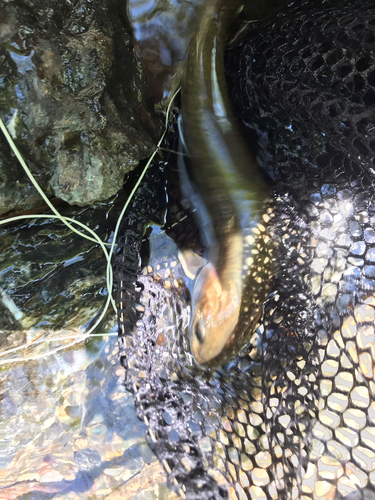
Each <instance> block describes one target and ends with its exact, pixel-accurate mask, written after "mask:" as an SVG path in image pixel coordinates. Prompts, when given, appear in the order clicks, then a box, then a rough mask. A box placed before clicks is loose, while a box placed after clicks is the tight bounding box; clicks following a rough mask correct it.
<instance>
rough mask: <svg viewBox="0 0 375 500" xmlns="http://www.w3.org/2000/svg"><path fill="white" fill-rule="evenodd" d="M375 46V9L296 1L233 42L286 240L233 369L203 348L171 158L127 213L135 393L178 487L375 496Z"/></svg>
mask: <svg viewBox="0 0 375 500" xmlns="http://www.w3.org/2000/svg"><path fill="white" fill-rule="evenodd" d="M374 48H375V4H374V2H372V1H365V0H356V1H353V0H352V1H348V0H341V1H340V2H337V1H336V0H331V1H323V2H320V1H319V2H316V1H303V2H299V3H297V2H296V3H293V4H291V5H290V6H288V7H287V8H286V9H284V10H283V11H282V12H280V13H279V14H277V15H276V16H274V17H273V18H272V19H271V20H270V21H266V22H263V23H261V24H259V26H257V27H255V28H253V29H252V30H251V31H248V32H246V33H245V34H244V35H243V36H242V37H241V38H240V39H238V40H237V41H236V42H235V45H233V46H232V47H231V48H230V49H229V52H228V58H227V78H228V87H229V90H230V94H231V98H232V100H233V104H234V106H235V109H236V114H237V116H238V117H239V120H240V121H241V123H242V125H243V130H244V133H245V134H246V135H247V137H248V140H249V143H251V144H252V145H253V147H254V149H255V151H256V153H257V155H258V159H259V162H260V163H261V164H262V166H263V167H264V168H265V170H266V171H267V172H268V173H269V174H270V175H271V176H272V177H273V178H274V179H275V185H274V187H273V188H272V189H271V194H270V202H269V204H268V205H267V206H265V208H264V223H265V224H264V225H265V233H266V234H267V235H268V237H270V238H272V239H273V240H274V242H275V244H276V245H277V258H276V259H275V261H276V263H277V271H276V273H275V275H274V277H273V278H270V279H272V280H273V281H272V292H271V293H270V295H269V297H268V298H267V300H266V301H265V303H264V306H263V314H262V318H261V320H260V322H259V326H258V328H257V330H256V331H255V332H252V331H247V338H246V340H247V343H246V345H245V347H244V348H243V349H242V350H241V352H240V353H239V354H238V356H237V357H236V358H235V359H234V360H233V361H232V362H231V363H229V364H227V365H225V366H224V367H222V368H221V369H219V370H209V369H206V370H205V369H202V368H200V367H198V366H197V365H196V364H195V362H194V359H193V358H192V356H191V354H190V349H189V341H188V338H187V325H188V323H189V315H190V302H189V300H190V299H189V297H190V295H189V290H188V289H189V286H190V282H189V278H188V277H186V276H185V274H184V271H183V269H182V267H181V265H180V262H179V260H178V255H177V254H178V248H180V249H181V248H182V249H183V248H185V247H190V248H193V249H194V250H196V251H197V252H200V244H199V236H198V235H199V232H198V230H197V228H196V227H195V224H194V217H193V210H194V207H193V206H191V205H190V203H189V200H187V199H185V198H184V196H183V195H182V194H181V192H180V190H179V186H178V176H177V173H176V170H175V167H174V166H173V165H174V162H173V161H169V162H168V163H164V162H160V163H159V164H154V166H153V167H152V168H150V170H149V171H148V172H147V174H146V176H145V178H144V180H143V182H142V184H141V187H140V188H139V189H138V191H137V193H136V195H135V197H134V199H133V201H132V204H131V206H130V207H129V210H128V212H127V214H126V217H125V220H124V224H123V228H122V236H121V237H120V239H119V246H120V249H121V250H120V253H119V255H118V258H117V284H118V289H119V338H120V346H121V354H122V360H123V363H124V366H125V368H126V387H127V389H129V390H130V391H132V392H133V394H134V400H135V405H136V409H137V411H138V415H139V417H140V419H142V420H143V421H144V422H145V423H146V425H147V439H148V442H149V444H150V446H151V448H152V449H153V450H154V452H155V453H156V455H157V457H158V458H159V460H160V461H161V463H162V464H163V466H164V468H165V470H166V472H167V476H168V484H169V486H170V488H171V489H172V490H174V491H176V492H177V493H179V494H180V495H181V496H182V497H186V498H188V499H222V498H235V499H267V500H269V499H275V500H277V499H280V500H286V499H288V500H289V499H295V498H299V499H302V500H307V499H314V500H316V499H321V498H323V499H326V500H334V499H336V500H340V499H343V498H346V499H347V500H354V499H367V500H368V499H373V498H375V385H374V382H375V380H374V363H375V333H374V324H375V295H374V292H375V196H374V194H375V193H374V175H373V168H374V158H375V129H374V124H375V108H374V106H375V77H374V75H375V57H374ZM373 96H374V97H373ZM169 147H171V145H170V144H169ZM157 223H158V224H159V225H160V224H161V225H163V227H162V230H160V228H159V226H158V225H157ZM263 264H264V265H267V263H266V262H264V263H263ZM245 299H246V297H245ZM244 304H246V300H244ZM247 313H249V314H250V312H249V311H246V307H244V310H243V311H242V314H241V322H243V325H244V326H243V331H244V332H245V331H246V314H247ZM245 337H246V336H245ZM124 425H125V423H124Z"/></svg>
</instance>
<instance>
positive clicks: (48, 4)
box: [0, 0, 162, 214]
mask: <svg viewBox="0 0 375 500" xmlns="http://www.w3.org/2000/svg"><path fill="white" fill-rule="evenodd" d="M0 117H1V118H2V119H3V121H4V122H5V123H6V126H7V128H8V131H9V132H10V134H11V135H12V137H13V139H14V141H15V143H16V145H17V147H18V149H19V150H20V151H21V153H22V155H23V156H24V158H25V160H26V162H27V163H28V165H29V167H30V169H31V171H32V172H33V174H34V175H35V177H36V178H37V181H38V182H39V183H40V185H41V187H42V189H43V190H44V191H45V192H46V193H47V195H48V196H56V197H58V198H61V199H63V200H65V201H67V202H68V203H70V204H77V205H80V206H83V205H88V204H92V203H94V202H95V201H100V200H105V199H107V198H108V197H110V196H111V195H113V194H114V193H116V192H117V191H118V190H119V189H120V188H121V187H122V185H123V181H124V176H125V174H126V173H127V172H129V171H130V170H132V169H133V168H134V167H135V166H136V165H137V164H138V162H139V160H140V159H143V158H146V157H147V156H149V155H150V153H151V152H152V151H153V149H154V147H155V143H156V141H157V139H158V137H159V136H160V133H161V128H162V123H161V120H160V119H159V118H158V116H157V115H156V114H155V113H154V110H153V106H152V104H151V102H150V100H149V98H148V91H147V88H146V82H145V78H144V75H143V72H142V69H141V67H140V65H139V63H138V62H137V60H136V58H135V55H134V52H133V46H132V42H131V36H130V33H129V30H128V27H127V24H126V22H125V20H124V18H123V17H121V15H120V13H119V11H118V9H117V2H116V0H110V1H106V2H102V1H101V0H92V1H89V0H80V1H77V2H70V1H68V0H63V1H60V0H35V1H30V0H20V1H17V2H15V1H8V2H5V3H3V4H2V6H1V7H0ZM39 203H40V198H39V195H38V194H37V193H36V191H35V189H34V188H33V187H32V186H31V183H30V181H29V180H28V178H27V177H26V175H25V174H24V172H23V170H22V168H21V167H20V165H19V164H18V161H17V160H16V158H15V157H14V156H13V154H12V153H11V152H10V148H9V146H7V144H6V142H5V139H4V137H3V135H2V134H1V136H0V214H1V213H5V212H7V211H9V210H12V209H25V208H27V209H29V208H32V207H33V206H35V205H37V204H39Z"/></svg>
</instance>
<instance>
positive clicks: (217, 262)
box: [182, 0, 268, 364]
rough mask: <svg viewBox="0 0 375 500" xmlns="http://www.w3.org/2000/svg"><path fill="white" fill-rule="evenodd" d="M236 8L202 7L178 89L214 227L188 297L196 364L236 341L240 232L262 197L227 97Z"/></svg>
mask: <svg viewBox="0 0 375 500" xmlns="http://www.w3.org/2000/svg"><path fill="white" fill-rule="evenodd" d="M236 6H238V5H237V4H236V3H233V4H231V5H230V4H228V2H224V1H223V0H209V1H207V2H205V3H204V5H203V6H202V8H201V10H200V12H199V13H198V19H197V26H196V30H195V33H194V35H193V37H192V42H191V44H190V47H189V52H188V57H187V63H186V69H185V75H184V80H183V84H182V109H183V125H184V136H185V140H186V144H187V148H188V151H189V153H190V155H191V163H192V170H193V176H194V180H195V182H196V184H197V185H198V189H199V192H200V194H201V196H202V199H203V202H204V204H205V207H206V209H207V212H208V214H209V216H210V219H211V221H212V226H213V237H212V238H211V241H210V243H209V256H208V262H207V263H206V265H204V266H203V268H202V269H201V271H200V273H199V274H198V276H197V279H196V282H195V286H194V291H193V297H192V320H191V324H190V339H191V349H192V352H193V354H194V357H195V359H196V360H197V361H198V363H200V364H207V363H211V362H212V360H216V361H217V359H218V356H219V355H220V354H221V353H222V352H223V350H225V349H226V348H227V346H228V345H229V344H231V345H232V343H233V341H234V340H235V338H234V337H235V328H236V325H237V323H238V318H239V315H240V310H241V298H242V292H243V285H244V280H243V262H244V248H243V228H244V227H247V228H249V227H250V228H254V229H255V228H256V227H257V225H258V223H259V222H260V220H261V211H262V205H263V202H264V199H265V197H266V193H267V185H266V182H265V180H264V179H263V178H262V176H261V175H260V173H259V167H258V165H257V163H256V161H255V159H254V158H253V156H252V155H251V153H250V152H249V151H248V150H247V148H246V146H245V144H244V142H243V141H242V139H241V135H240V133H239V132H238V131H237V127H236V123H235V118H234V116H233V115H232V111H231V107H230V104H229V100H228V96H227V91H226V84H225V76H224V33H225V32H226V30H227V26H228V22H229V18H230V15H231V14H233V11H234V10H235V8H236ZM254 241H255V240H254ZM265 274H267V273H265ZM267 276H268V274H267ZM267 279H268V278H267ZM259 307H260V301H258V308H259ZM258 317H259V314H258Z"/></svg>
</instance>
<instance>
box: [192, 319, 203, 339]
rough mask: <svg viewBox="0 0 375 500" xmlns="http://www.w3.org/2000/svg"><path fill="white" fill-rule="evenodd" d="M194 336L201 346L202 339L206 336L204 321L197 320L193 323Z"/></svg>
mask: <svg viewBox="0 0 375 500" xmlns="http://www.w3.org/2000/svg"><path fill="white" fill-rule="evenodd" d="M194 335H195V336H196V338H197V340H198V342H199V343H200V344H202V343H203V341H204V337H205V335H206V327H205V324H204V321H202V320H199V321H197V322H196V323H195V325H194Z"/></svg>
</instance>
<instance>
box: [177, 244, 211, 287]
mask: <svg viewBox="0 0 375 500" xmlns="http://www.w3.org/2000/svg"><path fill="white" fill-rule="evenodd" d="M178 258H179V261H180V262H181V265H182V268H183V270H184V272H185V274H186V276H187V277H188V278H190V279H191V280H194V279H195V278H196V276H197V274H198V271H199V270H200V269H201V268H202V267H203V266H205V265H206V264H207V262H208V261H207V259H205V258H204V257H201V256H200V255H198V254H197V253H195V252H193V251H192V250H183V251H181V250H179V251H178Z"/></svg>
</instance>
